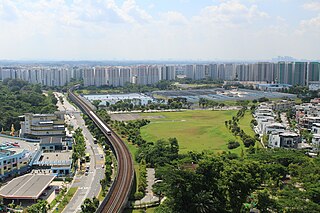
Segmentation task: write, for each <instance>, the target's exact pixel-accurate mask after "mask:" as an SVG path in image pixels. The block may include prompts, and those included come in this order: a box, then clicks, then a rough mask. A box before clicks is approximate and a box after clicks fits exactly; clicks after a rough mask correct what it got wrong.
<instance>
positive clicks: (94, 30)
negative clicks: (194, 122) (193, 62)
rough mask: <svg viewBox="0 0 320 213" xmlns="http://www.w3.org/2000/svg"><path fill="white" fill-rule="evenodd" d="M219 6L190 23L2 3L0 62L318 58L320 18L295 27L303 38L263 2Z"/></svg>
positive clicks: (95, 9)
mask: <svg viewBox="0 0 320 213" xmlns="http://www.w3.org/2000/svg"><path fill="white" fill-rule="evenodd" d="M180 1H188V2H189V3H190V2H191V1H189V0H180ZM218 2H219V3H215V4H214V3H212V4H210V5H207V6H206V7H203V8H202V9H199V10H198V11H195V12H193V13H192V14H194V15H190V13H188V12H186V11H184V9H182V8H171V9H170V10H168V11H159V12H157V13H156V14H152V13H151V12H150V11H157V8H156V7H157V5H158V4H155V5H153V6H152V10H150V11H148V8H149V6H148V5H146V7H147V8H143V7H141V5H139V4H138V3H137V2H136V1H135V0H124V1H117V0H73V1H68V2H67V1H64V0H51V1H47V0H35V1H27V0H24V1H21V0H12V1H9V0H0V26H1V27H0V49H3V50H6V51H0V58H12V59H17V58H28V57H29V58H36V59H39V58H40V59H41V58H46V59H114V58H121V59H123V58H127V59H167V58H176V59H188V58H192V59H210V58H211V59H212V58H224V59H232V58H243V59H246V58H247V59H248V58H271V57H274V56H275V55H291V54H290V53H297V55H298V54H302V53H303V54H305V55H306V56H305V57H308V56H310V57H311V56H312V55H316V54H318V49H320V46H319V45H320V44H314V43H315V42H312V41H317V40H318V36H317V35H319V33H318V34H317V32H319V31H315V29H314V28H315V27H316V28H317V29H319V28H320V27H319V20H320V17H319V16H317V17H314V18H313V19H309V20H307V19H306V20H304V21H301V23H300V25H299V23H296V25H299V27H300V28H301V29H303V30H301V32H300V33H298V34H297V33H294V32H295V30H296V29H295V28H298V27H297V26H293V25H292V24H289V21H290V20H289V18H288V17H286V16H285V14H280V15H282V16H281V17H280V16H274V17H273V16H271V15H269V14H268V13H266V12H265V11H263V10H262V9H261V8H260V7H259V1H252V2H249V1H246V3H242V2H241V1H236V0H227V1H218ZM248 2H249V3H248ZM270 14H272V13H270ZM13 17H14V18H13ZM317 26H318V27H317ZM310 32H316V33H313V34H312V35H311V34H310ZM306 38H307V39H306ZM311 43H312V45H310V44H311ZM306 47H308V49H307V50H308V51H305V50H306ZM308 54H309V55H308ZM293 56H295V55H293ZM296 57H299V56H296Z"/></svg>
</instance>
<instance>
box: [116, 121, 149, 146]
mask: <svg viewBox="0 0 320 213" xmlns="http://www.w3.org/2000/svg"><path fill="white" fill-rule="evenodd" d="M149 123H150V121H149V120H146V119H141V120H134V121H128V122H124V121H116V120H115V121H113V122H112V124H111V126H112V127H113V128H114V129H115V130H116V131H117V132H118V134H120V135H121V136H122V137H126V138H127V139H128V141H129V142H131V143H133V144H136V145H138V146H140V145H142V144H144V143H146V141H145V140H144V139H143V138H142V137H141V134H140V128H141V127H143V126H145V125H147V124H149Z"/></svg>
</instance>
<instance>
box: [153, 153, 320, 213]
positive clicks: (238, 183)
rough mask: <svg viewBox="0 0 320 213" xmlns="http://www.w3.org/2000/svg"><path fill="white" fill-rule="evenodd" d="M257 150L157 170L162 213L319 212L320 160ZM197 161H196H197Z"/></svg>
mask: <svg viewBox="0 0 320 213" xmlns="http://www.w3.org/2000/svg"><path fill="white" fill-rule="evenodd" d="M252 149H253V152H252V151H251V153H250V152H248V153H247V155H246V157H242V158H239V157H235V156H232V157H230V155H229V154H227V153H224V154H220V155H215V154H211V153H202V154H197V155H196V154H195V153H189V154H188V155H187V156H185V157H184V158H182V159H179V160H178V161H177V160H175V161H173V162H171V163H170V164H166V165H165V166H163V167H160V168H158V169H157V170H156V172H157V177H158V178H160V179H162V180H163V181H162V182H160V183H157V184H156V185H155V186H154V191H155V192H156V193H157V194H161V195H165V196H166V197H167V199H166V200H165V202H164V203H163V204H162V205H161V206H160V207H159V208H157V209H156V212H169V213H170V212H177V213H178V212H184V213H188V212H192V213H194V212H201V213H206V212H208V213H209V212H219V213H220V212H222V213H223V212H249V210H250V209H252V208H258V209H259V210H260V211H261V212H301V213H302V212H311V213H312V212H314V213H315V212H319V211H320V199H319V198H320V184H319V180H320V160H319V158H316V159H312V158H309V157H307V156H305V155H304V154H303V153H302V152H299V151H294V150H285V149H276V150H266V149H258V150H256V149H254V148H252ZM195 156H196V157H195Z"/></svg>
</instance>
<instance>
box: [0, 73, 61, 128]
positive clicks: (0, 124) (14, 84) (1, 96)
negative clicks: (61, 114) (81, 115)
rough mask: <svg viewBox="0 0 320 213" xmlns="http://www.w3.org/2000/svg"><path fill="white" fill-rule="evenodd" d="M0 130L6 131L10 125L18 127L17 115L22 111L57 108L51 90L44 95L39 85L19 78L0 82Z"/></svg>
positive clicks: (40, 111)
mask: <svg viewBox="0 0 320 213" xmlns="http://www.w3.org/2000/svg"><path fill="white" fill-rule="evenodd" d="M0 103H1V104H0V112H1V116H0V130H1V129H2V128H3V129H4V130H6V131H8V130H9V129H10V128H11V125H12V124H13V125H14V128H15V129H19V128H20V124H19V122H20V120H19V118H18V117H19V116H20V115H23V114H24V113H53V112H54V111H56V110H57V107H56V103H57V99H56V98H55V96H54V94H53V93H52V92H50V91H49V92H48V95H47V96H46V95H44V94H43V93H42V90H41V86H40V85H38V84H36V85H32V84H29V83H28V82H26V81H22V80H19V79H5V80H3V82H0Z"/></svg>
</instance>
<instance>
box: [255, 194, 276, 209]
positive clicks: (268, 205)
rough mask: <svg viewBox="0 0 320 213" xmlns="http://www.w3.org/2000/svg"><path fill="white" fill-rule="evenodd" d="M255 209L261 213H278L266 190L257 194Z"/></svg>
mask: <svg viewBox="0 0 320 213" xmlns="http://www.w3.org/2000/svg"><path fill="white" fill-rule="evenodd" d="M257 208H258V209H259V210H260V212H261V213H268V212H278V209H277V204H276V202H275V200H273V199H272V198H271V196H270V193H269V192H268V190H266V189H264V190H261V191H258V192H257Z"/></svg>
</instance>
